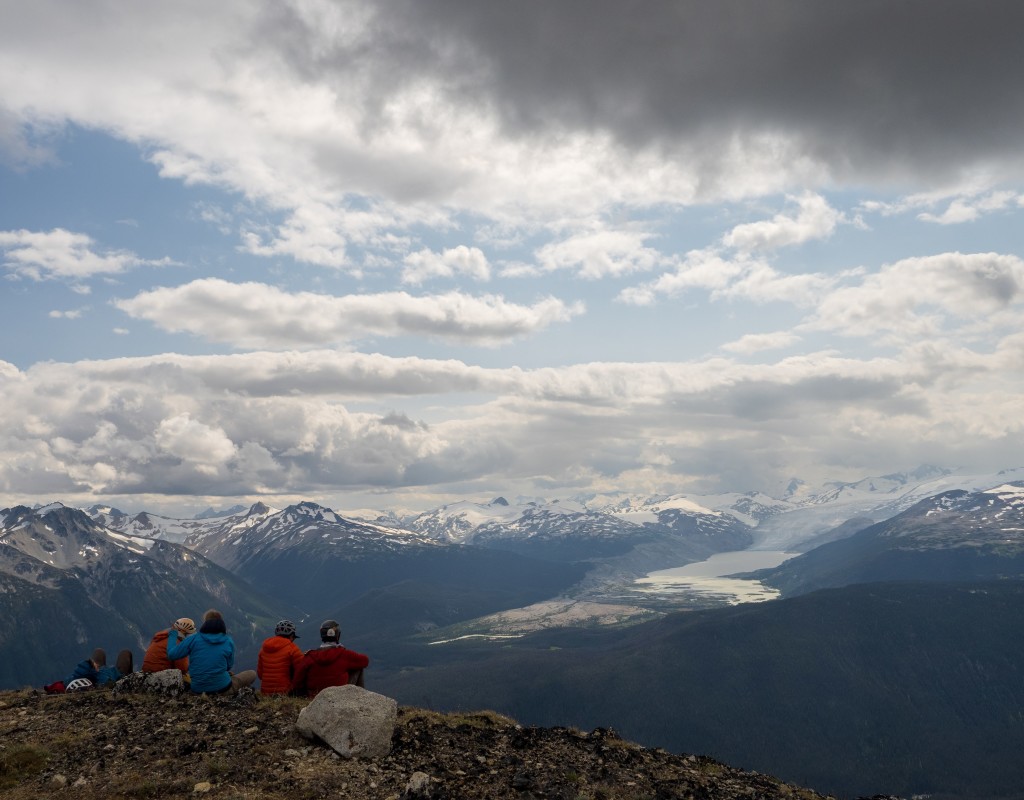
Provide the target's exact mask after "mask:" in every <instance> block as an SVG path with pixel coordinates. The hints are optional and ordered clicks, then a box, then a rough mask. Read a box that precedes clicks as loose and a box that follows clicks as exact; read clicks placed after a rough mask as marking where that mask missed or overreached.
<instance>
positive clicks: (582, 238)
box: [536, 230, 667, 278]
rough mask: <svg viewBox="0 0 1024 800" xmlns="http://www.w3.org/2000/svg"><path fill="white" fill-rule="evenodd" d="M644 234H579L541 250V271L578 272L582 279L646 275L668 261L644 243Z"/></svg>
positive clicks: (647, 236) (634, 232)
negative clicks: (635, 274)
mask: <svg viewBox="0 0 1024 800" xmlns="http://www.w3.org/2000/svg"><path fill="white" fill-rule="evenodd" d="M649 238H650V234H648V233H645V232H643V231H627V230H596V231H587V232H583V233H577V234H575V235H573V236H570V237H569V238H568V239H564V240H562V241H560V242H552V243H550V244H546V245H544V246H543V247H541V248H540V249H539V250H538V251H537V253H536V257H537V263H538V264H539V266H540V269H541V270H543V271H545V272H551V271H554V270H558V269H576V270H578V273H579V275H580V277H582V278H603V277H607V276H616V275H624V274H629V273H631V272H646V271H649V270H651V269H653V268H654V267H656V266H658V265H659V264H663V263H665V262H666V261H667V259H666V257H665V256H663V255H662V254H661V253H659V252H658V251H657V250H654V249H652V248H650V247H647V246H646V244H645V242H646V241H647V239H649Z"/></svg>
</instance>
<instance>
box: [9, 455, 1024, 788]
mask: <svg viewBox="0 0 1024 800" xmlns="http://www.w3.org/2000/svg"><path fill="white" fill-rule="evenodd" d="M1022 479H1024V470H1012V471H1006V472H1004V473H1002V474H998V475H982V476H958V475H954V474H951V473H948V472H945V471H939V470H932V469H926V470H921V471H916V472H915V473H914V474H906V475H894V476H884V477H882V478H873V479H865V480H864V481H858V482H857V483H855V484H843V485H836V486H831V487H826V488H825V490H824V491H821V492H810V491H808V489H807V487H806V485H802V484H799V483H796V482H794V484H793V485H792V486H791V487H789V488H790V489H791V490H792V491H791V492H789V493H788V496H786V497H782V498H771V497H768V496H766V495H761V494H756V493H751V494H722V495H704V496H694V495H682V494H677V495H661V496H656V497H626V496H607V495H606V496H600V497H596V496H595V497H581V498H574V499H566V500H559V501H542V500H539V499H536V498H533V499H515V500H513V501H511V502H510V501H509V500H506V499H505V498H503V497H496V498H494V499H492V500H490V501H489V502H486V503H474V502H469V501H463V502H458V503H452V504H449V505H446V506H443V507H441V508H438V509H434V510H432V511H429V512H423V513H418V514H411V515H399V514H396V513H377V514H369V515H363V516H362V517H359V518H356V517H354V516H346V515H343V514H340V513H338V512H336V511H334V510H332V509H329V508H326V507H324V506H321V505H318V504H316V503H314V502H309V501H307V502H301V503H296V504H293V505H289V506H287V507H286V508H284V509H276V508H273V507H271V506H270V505H267V504H265V503H255V504H253V505H251V506H249V507H248V508H244V509H237V508H235V509H230V513H212V514H211V513H207V512H204V514H202V515H200V517H197V518H195V519H190V520H183V519H173V518H169V517H163V516H160V515H156V514H152V513H146V512H142V513H138V514H134V515H131V514H126V513H124V512H121V511H119V510H118V509H115V508H112V507H109V506H99V505H98V506H94V507H93V508H90V509H88V510H87V511H81V510H78V509H74V508H69V507H66V506H63V505H61V504H59V503H54V504H51V505H49V506H45V507H40V508H34V509H31V508H27V507H25V506H16V507H13V508H8V509H3V510H2V511H0V612H2V614H0V620H2V621H0V647H3V648H4V649H5V651H7V652H14V651H15V650H20V652H21V653H23V654H24V655H25V658H24V659H22V658H18V659H13V658H7V659H3V660H2V661H0V664H2V666H0V686H15V685H19V684H24V683H29V684H33V685H36V686H38V685H41V684H42V683H45V682H48V681H50V680H53V679H55V678H59V677H61V675H62V674H63V673H66V672H67V671H68V670H69V669H70V668H71V666H72V665H73V664H74V663H75V662H76V661H78V660H79V659H80V658H82V657H83V656H84V655H85V654H86V653H88V652H89V651H90V650H91V649H92V647H94V646H96V645H102V646H104V647H106V648H107V649H108V650H116V649H119V648H120V647H122V646H131V647H132V648H133V649H135V651H136V653H139V652H141V648H142V647H143V646H144V645H145V643H146V642H147V641H148V637H149V636H150V635H151V634H152V632H153V631H155V630H157V629H159V628H162V627H165V626H166V625H167V624H168V623H169V622H170V621H171V620H173V619H175V618H176V617H178V616H183V615H187V616H192V617H193V618H196V617H198V616H199V615H200V614H201V613H202V610H203V609H204V608H207V607H211V606H214V607H217V608H220V609H221V610H222V611H224V612H225V615H226V616H227V618H228V620H229V628H230V630H231V632H232V634H233V635H234V636H235V638H236V640H238V642H239V645H240V662H242V663H246V662H245V660H246V659H248V663H247V664H246V665H247V666H251V663H252V662H254V660H255V656H254V653H255V647H256V645H257V644H258V643H259V641H260V640H261V639H262V638H263V637H264V636H266V635H268V634H269V633H270V631H271V630H272V627H273V624H274V622H275V621H276V620H277V619H279V618H281V617H290V618H293V619H295V621H296V622H297V623H298V624H299V626H300V631H302V632H303V633H304V634H305V635H306V636H308V635H309V633H310V632H311V631H312V630H313V629H315V627H316V625H317V623H318V622H319V620H320V619H323V618H325V617H334V618H337V619H340V620H342V623H343V632H344V638H345V641H346V644H348V645H349V646H352V647H354V648H356V649H360V650H362V651H364V652H369V653H371V654H372V658H373V676H374V680H375V681H376V682H377V683H378V684H379V686H380V687H381V688H383V689H384V690H386V691H388V692H390V693H392V694H393V695H394V696H396V697H397V698H398V699H399V700H400V701H401V702H410V703H417V704H422V705H428V706H432V707H438V706H440V707H449V708H451V707H460V704H464V703H471V704H477V705H481V704H482V705H487V706H491V707H496V708H498V709H499V710H506V711H507V712H509V713H511V714H512V715H513V716H516V717H518V718H522V719H523V720H524V721H529V722H538V723H542V724H567V723H573V724H595V725H602V724H603V725H608V724H611V725H614V726H616V727H617V728H623V729H624V730H627V731H628V732H629V735H630V736H633V737H635V738H638V739H640V740H642V741H645V742H649V743H651V744H656V745H660V746H672V747H676V746H679V747H685V748H686V749H689V750H692V751H695V752H709V753H710V754H712V755H716V756H718V757H722V758H726V759H727V760H729V761H732V762H734V763H742V764H745V765H750V766H753V765H756V766H757V768H758V769H764V770H767V771H774V772H775V773H776V774H781V775H783V776H784V777H785V778H787V779H790V780H795V781H798V782H803V783H809V784H811V785H814V786H816V787H820V788H825V789H830V790H834V791H839V792H850V793H852V792H865V791H868V790H870V791H893V790H896V789H902V788H907V791H908V792H910V791H914V792H918V793H920V792H926V791H929V790H930V788H933V787H934V786H937V785H939V784H936V783H934V782H929V781H930V777H929V776H932V775H935V776H941V777H942V783H941V785H942V786H944V787H947V788H948V787H954V788H955V787H960V788H955V791H952V794H950V795H949V796H950V797H963V798H967V797H974V798H978V797H981V796H983V795H980V794H977V793H975V794H972V793H971V792H972V791H974V789H977V788H978V787H979V786H982V785H984V786H985V787H986V789H985V790H986V791H989V792H990V796H992V797H1010V796H1012V795H1011V794H1007V791H1008V790H1007V789H1006V787H1007V786H1008V785H1009V783H1008V781H1011V778H1012V779H1016V777H1018V776H1016V773H1013V774H1012V775H1010V773H1008V772H1007V771H1006V770H1001V769H1000V768H999V767H998V765H995V764H993V763H990V761H991V759H990V758H989V756H986V755H985V753H1000V754H1001V753H1003V752H1004V750H1005V748H1004V747H1003V745H1002V744H998V742H997V741H996V740H997V739H999V737H1000V736H1004V735H1005V739H1006V741H1009V742H1011V743H1013V744H1014V746H1016V744H1017V739H1016V738H1014V737H1015V734H1013V732H1012V731H1011V732H1009V733H1007V731H1006V726H1007V725H1009V724H1010V721H1008V718H1005V714H1003V713H1002V712H1001V711H999V710H998V709H999V703H1001V702H1002V703H1009V704H1011V705H1012V704H1014V703H1018V701H1019V700H1020V698H1019V697H1018V695H1017V694H1016V692H1017V690H1016V689H1014V688H1012V686H1011V684H1012V683H1013V681H1015V680H1017V679H1018V678H1019V677H1020V676H1019V675H1018V674H1017V672H1015V671H1014V668H1011V665H1012V664H1014V663H1018V662H1016V661H1015V659H1017V657H1018V655H1021V656H1024V654H1018V653H1017V652H1016V651H1012V648H1011V650H1007V649H1006V644H1005V643H1003V642H1001V641H1000V635H1001V634H1000V631H1003V632H1007V633H1009V632H1012V631H1016V630H1017V627H1019V625H1020V624H1021V621H1020V620H1019V619H1018V616H1015V615H1016V614H1017V612H1016V610H1015V609H1016V608H1017V607H1018V605H1019V600H1020V599H1021V594H1020V592H1021V590H1022V587H1024V580H1022V579H1024V572H1022V553H1024V480H1022ZM779 544H785V545H787V546H789V547H790V552H796V551H800V550H803V551H806V552H803V553H802V554H800V555H797V556H795V557H793V558H791V559H789V560H788V561H786V562H785V563H783V564H782V565H781V566H780V567H778V568H775V569H773V570H766V571H760V572H758V573H754V574H752V575H749V576H747V577H756V578H757V579H760V580H762V581H763V582H765V583H768V584H770V585H772V586H776V587H778V588H779V589H780V590H781V591H782V593H783V595H784V596H787V597H789V596H791V597H792V599H784V600H781V601H776V602H771V603H764V604H759V605H741V606H737V607H736V608H731V609H730V608H720V609H713V610H711V611H694V610H692V607H691V610H689V611H686V612H684V613H668V614H666V613H665V612H666V611H671V610H672V609H673V608H675V607H679V606H678V605H677V606H672V605H671V604H666V603H665V602H663V600H661V599H658V598H655V597H653V596H652V597H651V598H650V601H649V602H647V603H646V604H644V603H643V602H641V604H640V606H633V605H630V603H632V602H633V601H634V600H635V599H636V598H637V597H638V596H639V595H637V594H635V593H634V594H630V595H629V599H628V600H627V599H626V594H624V593H623V592H621V591H620V590H621V589H622V587H623V586H626V585H628V584H629V583H630V582H632V581H634V580H635V579H636V578H637V577H640V576H643V575H644V574H646V572H648V571H651V570H656V569H663V568H665V567H669V566H676V565H679V564H683V563H687V562H692V561H696V560H703V559H706V558H707V557H708V556H709V555H712V554H714V553H719V552H725V551H732V550H737V549H742V548H748V547H753V548H762V549H764V548H768V547H773V546H778V545H779ZM894 581H895V583H894ZM839 587H842V588H839ZM797 595H799V597H797ZM544 628H547V630H543V629H544ZM982 633H983V634H984V635H982ZM1012 635H1014V636H1016V634H1012ZM972 636H973V637H974V638H972ZM495 640H496V641H495ZM300 644H301V645H305V646H310V645H311V644H315V642H309V641H308V639H306V638H305V637H304V638H303V639H302V640H300ZM972 670H973V672H972ZM950 676H952V677H950ZM951 681H952V683H951ZM953 684H956V685H955V686H954V685H953ZM972 693H977V694H978V698H974V697H973V694H972ZM979 698H980V700H979V702H980V705H977V706H976V707H977V708H978V709H982V710H980V711H978V712H977V714H974V712H970V711H969V709H970V708H971V707H972V706H971V704H972V702H974V700H975V699H979ZM1017 707H1019V705H1018V706H1017ZM929 709H930V710H929ZM773 714H774V715H775V716H772V715H773ZM972 714H974V715H973V716H972ZM545 715H547V716H545ZM556 717H557V718H556ZM577 718H578V719H579V720H581V722H580V723H576V722H575V720H577ZM935 726H939V729H940V730H944V731H947V732H948V736H947V738H948V742H947V741H946V740H945V739H943V738H942V737H939V738H938V739H936V736H935V735H934V734H933V733H930V732H929V731H934V729H935ZM739 730H742V731H743V734H742V735H741V736H739V737H738V738H737V731H739ZM893 731H897V732H899V733H898V735H897V733H894V732H893ZM858 737H859V738H858ZM915 737H916V738H915ZM993 737H994V738H993ZM965 739H970V740H971V742H972V743H971V745H970V746H966V745H964V743H963V741H964V740H965ZM738 743H739V744H738ZM1021 743H1024V742H1021ZM800 747H802V748H803V750H805V751H806V752H803V753H800V754H797V752H796V751H797V749H798V748H800ZM927 748H931V749H930V750H929V751H928V752H929V753H932V754H933V755H935V758H934V759H933V758H932V755H928V754H927V753H925V752H924V751H925V750H926V749H927ZM958 748H959V749H958ZM978 748H982V749H981V750H979V749H978ZM957 752H959V753H960V755H961V756H963V757H958V756H957V755H956V753H957ZM798 755H799V757H798ZM968 756H970V758H975V759H977V760H978V763H982V762H984V763H985V764H986V767H985V768H986V769H991V770H992V771H993V772H992V780H988V779H987V778H986V780H974V783H972V782H971V780H968V779H967V778H966V777H964V775H962V774H960V773H963V772H964V771H965V770H967V769H968V767H967V766H966V762H965V761H964V759H965V758H967V757H968ZM958 758H959V760H957V759H958ZM901 759H902V760H901ZM908 759H911V760H913V759H917V761H918V763H920V764H921V765H925V766H921V767H920V770H918V772H917V773H914V774H911V772H908V771H907V769H905V768H904V767H903V766H900V765H901V764H904V762H907V763H909V761H908ZM936 759H938V760H936ZM986 759H987V760H986ZM940 762H941V763H940ZM871 763H875V764H876V767H877V768H875V767H871ZM815 765H817V766H815ZM954 767H955V768H954ZM921 770H924V771H923V772H922V771H921ZM929 770H930V771H929ZM957 770H959V772H957ZM1008 775H1010V777H1007V776H1008ZM861 778H863V779H864V780H863V781H862V780H860V779H861ZM868 779H870V781H869V780H868ZM865 781H867V782H865ZM958 781H959V783H958ZM971 786H973V787H974V789H970V788H964V787H971Z"/></svg>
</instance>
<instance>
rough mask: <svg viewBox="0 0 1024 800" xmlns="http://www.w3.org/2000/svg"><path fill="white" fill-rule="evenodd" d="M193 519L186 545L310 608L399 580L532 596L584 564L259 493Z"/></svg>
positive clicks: (324, 608) (572, 577) (566, 580)
mask: <svg viewBox="0 0 1024 800" xmlns="http://www.w3.org/2000/svg"><path fill="white" fill-rule="evenodd" d="M200 522H201V524H200V525H198V526H197V527H193V528H192V533H191V534H190V535H189V537H188V538H187V540H186V544H187V545H188V546H189V547H191V548H193V549H194V550H195V551H196V552H197V553H201V554H202V555H204V556H206V557H207V558H209V559H210V560H211V561H214V562H215V563H217V564H220V565H221V566H223V567H226V568H228V569H230V570H231V571H233V572H235V573H237V574H238V575H241V576H242V577H244V578H245V579H246V580H249V581H250V582H252V583H253V584H254V585H256V586H260V587H262V588H264V589H266V590H267V591H269V592H272V593H273V594H275V595H276V596H279V597H283V598H286V599H288V600H289V601H290V602H294V603H296V604H297V605H299V606H301V607H302V608H303V609H305V610H307V611H308V613H313V614H327V615H329V614H331V613H333V612H334V611H336V610H337V609H338V608H340V607H341V606H342V605H344V604H345V603H349V602H352V601H353V600H355V599H356V598H358V597H359V596H360V595H362V594H364V593H366V592H370V591H373V590H379V589H382V588H384V587H390V586H393V585H395V584H398V583H401V582H402V581H418V582H423V583H434V584H437V585H438V586H444V587H446V588H445V589H444V591H450V590H454V591H460V592H465V591H467V588H468V587H472V588H473V590H474V591H476V590H478V589H486V591H488V592H501V591H514V592H516V593H519V592H520V588H519V587H523V588H524V589H525V590H526V591H525V595H524V596H527V597H528V598H529V599H530V601H531V602H532V601H533V600H534V599H539V598H538V596H537V595H538V593H542V592H547V591H557V590H559V589H562V588H565V587H566V586H568V585H570V584H571V583H573V582H574V581H576V580H578V579H579V578H580V576H581V574H582V571H581V570H580V569H579V568H575V567H573V568H568V567H565V566H562V565H555V564H545V563H541V562H536V561H534V560H532V559H525V558H518V559H511V558H509V556H508V554H500V553H497V552H494V551H490V550H486V549H484V548H480V547H466V546H462V545H459V544H452V543H450V542H446V541H442V540H439V539H436V538H433V537H431V536H427V535H425V534H423V533H420V532H418V531H415V530H409V529H406V528H400V527H395V526H393V525H382V524H378V523H373V522H368V521H366V520H355V519H349V518H347V517H345V516H342V515H341V514H338V513H337V512H335V511H333V510H332V509H330V508H327V507H325V506H321V505H318V504H317V503H312V502H302V503H297V504H295V505H291V506H288V507H287V508H285V509H282V510H280V511H278V510H275V509H271V508H269V507H267V506H265V505H263V504H259V503H258V504H256V505H254V506H252V508H250V509H249V511H248V512H246V513H245V514H238V515H234V516H230V517H220V518H215V519H210V520H203V521H200ZM540 586H543V587H544V589H543V590H540V589H539V588H536V587H540ZM511 587H516V588H515V589H512V588H511ZM530 587H535V588H534V589H530ZM488 602H493V600H489V601H488Z"/></svg>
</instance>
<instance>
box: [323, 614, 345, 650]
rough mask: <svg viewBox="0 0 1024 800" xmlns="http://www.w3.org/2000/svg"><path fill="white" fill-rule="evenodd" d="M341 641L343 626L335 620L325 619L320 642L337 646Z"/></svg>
mask: <svg viewBox="0 0 1024 800" xmlns="http://www.w3.org/2000/svg"><path fill="white" fill-rule="evenodd" d="M339 639H341V626H340V625H339V624H338V623H337V621H336V620H333V619H325V620H324V621H323V622H322V623H320V640H321V641H323V642H329V643H332V644H337V643H338V640H339Z"/></svg>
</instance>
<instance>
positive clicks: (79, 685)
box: [64, 678, 92, 692]
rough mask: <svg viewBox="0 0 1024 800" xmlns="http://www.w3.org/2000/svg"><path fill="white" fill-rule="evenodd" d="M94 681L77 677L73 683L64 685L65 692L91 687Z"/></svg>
mask: <svg viewBox="0 0 1024 800" xmlns="http://www.w3.org/2000/svg"><path fill="white" fill-rule="evenodd" d="M91 688H92V681H91V680H89V679H88V678H75V679H74V680H73V681H71V683H69V684H68V685H67V686H65V687H64V691H65V692H80V691H82V690H83V689H91Z"/></svg>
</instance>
